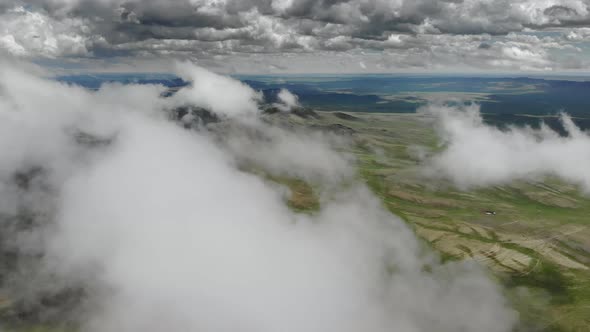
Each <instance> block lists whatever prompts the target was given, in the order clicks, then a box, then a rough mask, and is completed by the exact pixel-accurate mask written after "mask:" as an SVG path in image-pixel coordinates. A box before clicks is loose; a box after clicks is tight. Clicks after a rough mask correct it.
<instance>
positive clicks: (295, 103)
mask: <svg viewBox="0 0 590 332" xmlns="http://www.w3.org/2000/svg"><path fill="white" fill-rule="evenodd" d="M277 100H278V103H275V106H276V107H278V108H279V109H280V110H282V111H285V112H288V111H290V110H291V109H293V108H297V107H301V105H299V97H297V96H296V95H294V94H292V93H291V91H289V90H287V89H281V91H279V93H278V94H277Z"/></svg>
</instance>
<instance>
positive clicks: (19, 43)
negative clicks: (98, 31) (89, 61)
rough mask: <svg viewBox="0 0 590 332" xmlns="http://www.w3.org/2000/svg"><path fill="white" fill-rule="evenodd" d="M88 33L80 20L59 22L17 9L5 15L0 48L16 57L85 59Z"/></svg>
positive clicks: (0, 23)
mask: <svg viewBox="0 0 590 332" xmlns="http://www.w3.org/2000/svg"><path fill="white" fill-rule="evenodd" d="M87 32H88V31H87V27H86V26H85V24H84V21H83V20H82V19H80V18H73V19H70V18H66V19H63V20H57V19H55V18H53V17H50V16H48V15H46V14H43V13H41V12H32V11H29V10H26V9H25V8H24V7H19V6H17V7H14V8H12V9H10V10H8V11H6V12H5V13H4V14H3V15H1V20H0V48H1V49H4V50H6V51H7V52H8V53H10V54H12V55H16V56H27V57H29V56H39V55H40V56H45V57H56V56H72V55H76V56H84V55H87V54H88V53H89V50H88V48H87V43H89V36H88V35H87Z"/></svg>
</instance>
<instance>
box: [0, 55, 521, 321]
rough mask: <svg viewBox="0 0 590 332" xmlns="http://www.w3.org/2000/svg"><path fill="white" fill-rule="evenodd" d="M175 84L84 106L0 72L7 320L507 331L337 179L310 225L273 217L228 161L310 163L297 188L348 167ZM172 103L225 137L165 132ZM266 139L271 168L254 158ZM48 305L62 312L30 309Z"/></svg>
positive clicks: (84, 100) (200, 90)
mask: <svg viewBox="0 0 590 332" xmlns="http://www.w3.org/2000/svg"><path fill="white" fill-rule="evenodd" d="M179 68H182V70H183V72H186V73H187V75H188V76H187V77H189V78H191V79H192V81H193V85H192V86H189V87H187V88H185V89H186V91H185V92H183V90H181V91H180V92H179V93H181V95H180V96H179V97H176V96H174V97H171V98H164V97H162V93H163V88H162V87H159V86H134V85H128V86H121V85H106V86H104V87H103V88H101V89H100V90H99V91H94V92H93V91H87V90H84V89H81V88H78V87H75V86H68V85H65V84H61V83H58V82H54V81H49V80H45V79H41V78H37V77H35V76H34V75H31V74H27V73H25V72H22V71H20V70H18V69H15V68H13V66H11V67H6V66H4V65H2V66H0V72H1V73H2V75H0V93H1V94H2V98H1V99H0V101H1V102H0V119H1V120H2V121H0V127H1V128H0V129H2V130H0V133H1V139H0V144H2V147H3V148H2V149H0V151H2V158H0V196H1V198H2V199H1V200H0V202H2V203H1V204H0V213H1V214H2V215H3V216H4V215H6V216H11V217H12V218H8V219H2V220H3V222H4V223H8V222H9V220H17V221H18V220H21V219H20V218H22V215H21V213H23V212H26V213H29V212H31V211H34V212H35V213H30V214H27V215H28V216H31V218H32V221H31V222H30V223H28V224H27V225H28V226H27V227H25V229H24V230H23V229H22V228H20V231H19V230H18V228H17V229H16V230H15V231H14V233H13V234H10V236H7V238H10V239H12V240H11V242H10V243H12V245H13V247H12V249H13V250H15V251H14V252H16V253H18V255H17V257H19V258H20V259H19V260H18V261H17V263H18V264H17V265H18V266H19V269H16V270H15V271H14V275H11V276H7V278H6V279H3V280H8V284H4V285H3V286H4V287H5V290H7V291H8V292H9V293H8V294H9V295H10V297H11V299H12V300H13V301H14V303H15V305H17V304H19V303H27V305H26V306H25V307H24V308H25V309H27V310H37V311H41V314H40V315H38V316H37V317H42V319H51V317H53V319H63V317H64V316H66V317H68V318H69V319H71V320H72V321H73V322H75V323H76V324H78V325H80V328H81V330H82V331H105V330H116V331H160V330H162V329H166V330H172V331H179V330H214V331H236V330H240V331H278V330H281V331H301V330H305V331H339V332H340V331H361V330H362V331H391V330H396V331H432V330H437V331H449V332H450V331H458V330H462V331H486V332H504V331H510V330H511V329H512V326H513V324H514V323H515V318H516V317H515V315H514V313H513V311H512V310H510V309H509V308H508V307H507V306H506V301H505V299H504V298H503V297H502V295H501V291H500V289H499V288H498V286H497V285H496V284H495V283H494V282H493V281H491V280H489V279H488V277H487V276H486V275H485V272H484V271H482V269H480V268H478V267H477V266H476V265H474V264H470V263H465V262H464V263H448V264H442V263H440V261H439V260H438V258H437V257H436V255H434V254H433V253H432V252H430V251H429V250H428V248H426V247H424V245H423V243H422V242H421V241H419V240H418V239H417V238H416V237H415V236H414V234H413V233H412V231H411V230H410V228H409V227H408V226H407V225H406V224H405V223H404V222H402V221H401V220H400V219H398V218H397V217H395V216H393V215H391V214H390V213H389V212H388V211H387V210H385V209H384V207H383V206H382V205H381V202H380V200H379V199H378V198H377V197H375V195H373V194H372V193H371V192H370V191H369V190H368V189H367V188H366V186H364V185H363V184H362V183H357V182H356V181H355V180H354V172H352V174H350V175H347V174H346V172H344V173H341V175H342V176H343V177H344V178H334V179H333V181H334V183H333V186H332V187H331V188H332V189H330V190H332V191H331V192H330V193H329V195H327V197H329V199H328V198H325V199H323V200H322V207H321V209H320V210H319V211H317V212H316V213H314V214H300V213H295V212H293V211H291V210H290V209H288V208H287V206H286V204H285V203H284V190H282V189H278V188H277V185H275V184H270V183H269V182H268V181H267V180H265V179H264V178H262V177H259V176H257V175H254V174H252V173H249V172H245V171H244V170H243V168H242V166H243V165H241V163H240V160H241V156H242V155H248V154H251V155H255V154H257V156H259V157H260V158H254V159H253V160H255V161H261V160H262V161H264V160H267V159H269V158H275V159H276V160H275V161H272V162H269V163H264V162H259V163H258V164H259V166H260V167H262V169H265V168H269V169H272V168H273V167H274V168H275V169H276V170H280V169H283V168H286V167H289V166H288V165H290V164H291V163H290V161H291V160H292V159H290V158H292V157H291V156H292V155H296V156H301V157H306V158H307V159H308V160H312V159H315V161H314V162H311V161H310V162H303V163H300V164H298V165H297V166H298V167H297V170H298V172H299V173H294V174H297V175H302V176H304V175H306V174H307V175H313V174H314V173H316V174H320V175H322V176H323V177H324V178H327V177H329V175H330V174H332V173H333V172H334V171H336V172H338V170H339V169H342V165H341V164H345V165H346V167H352V165H351V164H350V163H349V162H347V161H346V159H343V158H336V157H335V156H337V155H338V152H336V151H335V150H334V149H333V148H332V143H331V141H330V140H324V138H322V137H321V136H312V135H307V136H305V135H304V134H299V133H298V132H297V131H290V130H287V129H284V128H281V127H274V126H272V125H270V124H268V123H265V122H263V121H260V120H259V119H258V118H257V112H251V111H250V108H251V107H253V105H254V104H253V101H252V97H253V96H255V95H256V93H255V92H254V91H247V88H246V87H244V86H242V85H241V84H240V83H238V82H235V81H232V80H231V79H230V78H225V77H219V76H217V75H215V74H212V73H209V72H207V71H205V70H203V69H201V68H198V67H193V66H191V65H189V64H186V63H184V64H181V65H180V67H179ZM208 84H210V85H211V87H208V86H207V85H208ZM217 88H219V89H222V90H223V89H224V88H227V90H226V91H225V92H226V93H224V91H218V90H217ZM228 93H232V94H233V93H235V95H229V94H228ZM205 94H209V95H205ZM228 98H229V99H230V101H231V102H228V101H226V99H228ZM179 100H182V101H186V102H191V101H194V102H196V103H201V104H202V105H208V106H210V107H211V109H212V110H213V111H214V112H218V113H219V114H220V115H226V116H227V119H226V120H223V122H222V123H220V124H218V125H219V126H224V123H225V125H226V126H227V130H220V129H221V128H218V129H217V130H215V129H200V130H198V131H191V130H187V129H185V128H184V127H183V126H181V125H179V124H177V123H175V122H174V121H170V117H169V115H168V110H170V108H173V107H175V106H176V105H177V104H178V102H179ZM233 107H237V108H238V109H237V110H236V111H235V112H233V111H231V110H230V109H231V108H233ZM248 126H250V127H252V126H253V127H254V128H255V129H256V130H258V132H260V133H261V135H250V136H249V140H251V142H252V143H249V144H245V145H243V146H242V148H241V150H240V153H241V154H238V153H236V151H235V150H233V149H232V148H231V144H227V143H224V138H227V137H231V136H232V135H238V136H239V135H240V134H236V133H235V132H234V131H233V130H231V129H232V128H236V129H237V130H239V128H248ZM244 130H245V129H244ZM269 137H270V139H271V140H272V141H273V142H274V141H277V140H278V142H277V143H268V144H271V145H273V144H277V146H279V147H280V148H279V150H281V151H280V152H281V153H275V151H273V150H271V151H272V153H268V154H267V155H266V156H265V157H262V156H263V154H261V153H260V150H261V149H262V148H263V147H264V142H265V141H267V140H268V138H269ZM256 142H258V144H256ZM302 143H305V144H302ZM304 145H306V146H307V147H308V148H307V149H303V148H302V147H303V146H304ZM308 151H310V152H308ZM320 163H321V164H322V165H325V166H324V167H314V165H318V164H320ZM269 165H272V167H271V166H269ZM327 166H332V167H327ZM285 171H286V172H288V170H285ZM15 174H17V175H18V174H22V175H18V176H17V177H16V179H17V180H18V181H17V180H15ZM286 174H287V173H286ZM291 174H293V173H291ZM311 178H314V177H313V176H311V177H310V179H311ZM336 189H337V190H336ZM6 229H8V228H6ZM3 245H4V242H3ZM25 253H26V255H25ZM25 263H26V264H25ZM425 267H428V268H425ZM19 273H20V274H19ZM22 274H25V275H26V278H24V277H22V276H23V275H22ZM17 286H18V287H17ZM76 289H82V290H83V291H82V292H76V291H72V290H76ZM21 290H22V291H21ZM24 290H26V291H24ZM55 295H59V296H62V297H61V298H62V299H63V298H65V299H68V300H67V301H65V300H64V301H65V302H67V303H71V305H70V306H69V307H66V308H64V307H59V306H58V308H55V307H51V305H52V303H55V302H52V301H41V299H42V298H44V297H45V298H47V297H49V298H51V296H55ZM25 299H26V300H25ZM59 303H63V302H59ZM48 306H49V307H48ZM68 308H69V309H68ZM23 310H24V309H23ZM33 312H36V311H33Z"/></svg>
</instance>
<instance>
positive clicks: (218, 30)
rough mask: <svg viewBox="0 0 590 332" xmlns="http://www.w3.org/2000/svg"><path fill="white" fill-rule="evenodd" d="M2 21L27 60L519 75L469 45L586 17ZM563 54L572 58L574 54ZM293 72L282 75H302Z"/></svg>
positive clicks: (561, 10) (268, 14) (166, 16)
mask: <svg viewBox="0 0 590 332" xmlns="http://www.w3.org/2000/svg"><path fill="white" fill-rule="evenodd" d="M0 22H2V23H0V31H2V30H3V31H4V33H3V35H2V36H1V37H0V48H1V49H3V50H5V51H7V52H10V53H11V54H15V55H26V56H33V57H55V56H75V57H77V59H78V60H79V59H80V57H83V56H88V55H90V56H94V57H98V58H101V57H116V58H131V59H134V58H148V59H153V58H156V59H158V58H163V57H175V58H177V59H189V60H194V59H200V60H207V61H211V62H212V63H215V64H216V65H217V66H220V67H224V68H226V69H228V70H229V68H228V67H230V66H229V64H228V61H227V59H228V58H229V59H230V60H232V61H231V62H239V58H240V57H242V56H248V55H251V54H255V55H257V57H260V58H264V61H263V62H264V63H265V67H268V66H269V61H268V60H272V55H273V54H290V55H292V57H293V58H296V59H299V60H300V61H302V62H303V63H302V65H301V66H304V65H305V63H304V61H305V54H309V53H315V52H319V53H321V58H322V59H324V62H323V63H322V64H321V65H320V66H318V67H319V68H320V69H321V68H324V71H327V70H328V69H329V70H330V71H335V72H338V71H343V70H344V69H342V68H338V66H337V65H336V62H335V61H331V60H326V59H333V58H334V57H335V55H334V53H346V54H348V55H354V51H357V50H371V51H375V50H378V51H381V52H383V53H384V56H385V57H387V58H388V59H389V61H390V62H392V64H391V65H389V66H380V67H379V66H371V65H369V68H377V69H379V70H384V69H393V68H395V67H398V68H404V67H416V68H432V67H436V66H448V65H449V64H448V62H452V64H453V65H462V66H463V67H465V66H468V67H472V68H476V69H490V68H492V69H520V68H519V67H518V66H516V65H514V61H515V60H514V54H515V53H514V52H518V50H517V49H515V48H514V47H513V48H511V49H508V48H507V52H492V51H490V52H488V53H487V54H485V55H483V56H482V55H481V54H480V53H481V52H471V50H472V49H473V46H474V45H475V46H478V45H480V44H479V43H476V42H473V43H471V42H470V41H469V39H470V38H472V37H484V38H485V37H486V36H487V37H488V38H489V37H490V36H494V38H495V39H496V40H498V41H500V42H502V41H507V42H510V38H505V36H507V35H508V34H510V33H514V34H518V35H521V34H522V35H527V34H529V33H538V34H540V35H542V33H543V32H544V30H545V29H556V28H557V29H578V28H579V27H583V26H586V25H588V24H589V23H590V11H589V10H588V6H587V3H586V1H584V0H548V1H537V0H518V1H514V0H498V1H493V2H490V1H484V0H465V1H433V0H419V1H416V0H412V1H409V0H404V1H385V0H370V1H366V0H343V1H328V0H322V1H308V0H293V1H284V0H272V1H267V0H248V1H242V0H239V1H238V0H227V1H212V0H207V1H192V0H180V1H172V2H170V1H163V0H154V1H138V0H133V1H127V0H126V1H123V0H110V1H65V0H51V1H49V0H16V1H14V2H13V3H7V4H4V5H3V6H2V7H0ZM568 35H569V36H570V37H569V38H555V40H554V44H555V43H557V44H560V45H561V46H565V45H571V44H572V43H575V42H579V41H580V40H579V37H576V34H575V33H574V34H568ZM32 36H37V37H35V38H33V37H32ZM548 38H550V37H548ZM438 39H440V40H441V41H452V42H453V43H454V45H453V46H450V45H448V44H443V43H438V42H437V40H438ZM521 43H522V45H520V47H519V49H520V50H525V52H526V50H527V49H534V52H535V54H534V55H535V56H533V57H532V58H533V59H532V60H531V61H530V63H528V62H527V61H529V60H528V58H529V56H526V57H520V58H519V59H518V60H517V61H520V62H521V66H520V67H522V69H523V70H529V69H543V70H556V69H563V68H566V67H568V65H567V63H565V62H566V61H565V60H563V59H564V58H565V57H551V56H550V54H549V55H548V54H547V53H549V52H550V51H551V50H552V49H554V48H553V47H550V46H548V43H536V42H534V41H531V40H528V41H522V42H521ZM396 50H397V52H396ZM475 50H477V48H475ZM562 51H565V50H564V49H562ZM567 51H568V52H570V53H572V54H574V55H575V52H574V49H569V50H567ZM218 56H226V57H227V58H225V59H223V60H219V59H217V58H216V57H218ZM538 57H542V58H543V59H542V60H543V61H542V62H540V61H539V59H538ZM82 59H83V58H82ZM418 59H422V60H421V61H418ZM453 59H454V60H453ZM486 59H489V60H490V61H485V60H486ZM466 60H467V61H466ZM482 60H484V61H482ZM359 62H363V63H365V64H375V63H376V61H375V59H372V58H370V57H365V58H363V59H359V58H357V59H355V61H353V62H352V63H356V64H355V65H354V66H349V65H345V66H342V67H343V68H349V69H348V70H349V71H350V70H353V71H362V68H361V67H362V66H361V67H359V66H358V65H357V64H358V63H359ZM466 62H467V64H465V63H466ZM570 62H571V61H570ZM232 65H233V64H232ZM248 65H249V66H250V67H247V66H246V67H245V68H240V69H241V70H242V71H248V70H256V71H261V70H263V68H262V66H261V68H252V61H249V62H248ZM270 65H278V63H270ZM293 67H294V66H289V67H288V69H289V71H301V67H300V66H298V67H296V68H293ZM350 68H354V69H350ZM314 69H315V68H314Z"/></svg>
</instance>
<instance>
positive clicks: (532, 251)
mask: <svg viewBox="0 0 590 332" xmlns="http://www.w3.org/2000/svg"><path fill="white" fill-rule="evenodd" d="M297 121H299V122H301V121H300V120H297ZM306 122H313V124H314V125H315V126H317V127H321V126H324V127H328V126H329V125H333V124H340V125H343V126H346V127H348V128H351V129H352V130H354V134H353V135H352V136H353V138H354V142H355V143H354V144H353V146H352V148H351V150H350V151H349V152H352V153H353V154H354V155H355V156H356V157H357V160H358V163H359V176H360V177H361V178H362V179H363V180H364V181H366V183H367V184H368V185H369V186H370V187H371V189H372V190H373V191H374V192H375V193H376V194H377V195H379V197H381V199H382V200H383V203H384V204H385V205H386V206H387V208H388V209H389V210H391V211H392V212H393V213H395V214H397V215H398V216H400V217H402V218H403V219H404V220H405V221H406V222H407V223H408V224H409V225H410V226H411V227H412V228H413V229H414V230H415V232H416V234H417V235H418V236H419V237H421V238H422V239H424V241H426V242H427V243H428V244H429V245H431V246H432V247H433V248H435V249H436V250H437V251H439V252H440V255H441V257H442V259H447V260H460V259H461V260H463V259H469V260H474V261H477V262H480V263H481V264H483V265H485V266H487V267H488V268H489V269H490V271H492V272H493V275H495V276H496V278H497V279H498V281H499V282H501V283H503V284H504V285H505V289H506V295H507V297H508V298H509V299H510V300H511V301H512V303H513V305H514V307H515V308H516V309H517V310H518V311H519V312H520V316H521V326H519V327H518V328H517V330H522V331H590V269H589V267H590V228H589V226H590V197H587V196H585V195H583V194H581V193H580V191H579V190H578V188H576V187H575V186H573V185H571V184H567V183H564V182H562V181H560V180H559V179H555V178H546V179H541V180H539V181H536V182H515V183H511V184H510V185H504V186H495V187H489V188H480V189H477V190H470V191H462V190H458V189H456V188H454V187H453V186H452V185H451V184H449V183H446V182H445V181H442V180H436V179H432V178H426V177H425V176H424V175H423V174H422V173H421V164H420V158H418V155H419V154H420V153H422V154H424V153H433V152H436V150H437V149H439V148H438V147H437V137H436V135H435V132H434V130H433V126H432V119H430V118H428V116H426V115H419V114H371V113H354V114H353V117H346V116H342V114H341V113H328V112H325V113H321V117H320V118H319V119H313V120H306ZM299 185H300V184H299ZM294 192H295V193H296V194H295V195H294V196H293V197H295V198H296V200H297V201H306V202H313V200H311V199H307V200H306V199H304V198H302V197H301V193H302V191H301V190H295V191H294ZM290 204H292V203H290ZM314 204H315V203H314ZM314 204H311V205H310V208H315V205H314Z"/></svg>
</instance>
